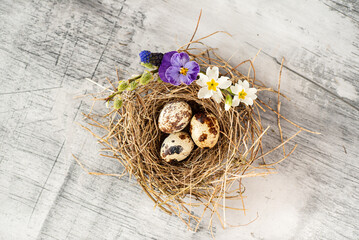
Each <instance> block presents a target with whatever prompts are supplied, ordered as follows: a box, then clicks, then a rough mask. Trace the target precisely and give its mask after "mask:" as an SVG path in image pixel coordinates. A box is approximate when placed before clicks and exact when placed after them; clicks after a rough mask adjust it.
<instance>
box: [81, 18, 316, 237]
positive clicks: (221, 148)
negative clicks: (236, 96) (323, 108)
mask: <svg viewBox="0 0 359 240" xmlns="http://www.w3.org/2000/svg"><path fill="white" fill-rule="evenodd" d="M198 23H199V20H198ZM198 23H197V27H198ZM197 27H196V30H197ZM195 32H196V31H195ZM216 33H217V32H216ZM216 33H213V34H216ZM213 34H210V35H208V36H206V37H209V36H211V35H213ZM194 35H195V34H193V36H192V39H191V41H190V42H189V43H188V44H186V45H184V46H182V47H181V48H180V49H178V51H184V52H186V53H188V54H189V55H190V56H191V58H193V60H195V61H197V63H199V65H200V66H201V68H202V69H206V68H207V67H208V66H217V67H218V68H219V69H220V70H221V73H222V75H227V76H229V77H230V78H231V80H232V81H233V82H234V83H235V82H237V81H240V80H241V81H243V80H247V81H248V82H249V83H250V84H251V85H253V86H254V87H256V88H257V89H258V91H259V93H258V95H259V99H257V100H256V101H255V102H254V105H253V106H252V107H248V106H247V107H246V106H244V105H240V107H237V108H236V109H230V110H229V111H224V107H223V103H222V104H217V103H216V102H214V101H213V100H211V99H198V97H197V93H198V90H199V86H198V85H197V84H195V83H193V84H191V85H189V86H184V85H181V86H173V85H170V84H168V83H164V82H161V81H152V82H150V83H149V84H147V85H144V86H141V87H139V88H137V89H136V90H135V91H132V92H126V93H125V94H124V95H123V98H124V103H123V107H122V108H121V109H120V110H112V111H110V112H109V113H108V114H106V115H104V116H96V115H94V114H91V113H89V114H85V116H86V118H87V119H88V120H89V125H90V126H92V127H91V129H90V128H89V127H85V126H82V127H83V128H85V129H86V130H88V131H90V132H91V133H92V134H93V136H95V137H96V138H97V139H98V141H99V142H100V143H101V144H102V145H103V146H104V149H103V150H104V151H107V152H108V153H109V154H106V155H104V154H102V155H103V156H107V157H110V158H113V159H115V160H117V161H118V162H119V163H121V164H122V165H123V167H124V172H123V173H121V174H104V173H94V172H89V173H90V174H95V175H110V176H119V177H121V176H123V175H126V174H128V175H130V176H134V177H135V179H136V180H137V182H138V184H139V185H140V186H141V187H142V189H143V191H144V192H145V193H146V194H147V195H148V197H149V198H150V199H152V200H153V202H154V203H155V206H156V207H159V208H161V209H162V210H164V211H165V212H167V213H169V214H175V215H177V216H178V217H179V218H180V219H181V220H182V221H183V222H184V223H185V224H186V225H187V226H188V228H189V229H191V230H194V231H196V230H197V229H198V227H199V224H200V222H201V220H202V218H203V216H204V214H205V212H209V213H210V222H209V227H210V229H212V224H213V218H214V217H217V218H218V219H219V221H220V223H221V224H222V226H223V227H226V226H232V225H230V224H229V223H228V222H226V218H225V211H226V209H232V210H239V211H243V212H245V207H244V201H243V198H244V197H243V192H244V187H243V184H242V179H243V178H246V177H257V176H263V175H267V174H270V173H273V172H274V168H273V165H275V164H277V163H279V162H281V161H283V160H284V159H286V158H287V157H288V156H289V155H291V154H292V152H293V151H294V149H295V148H296V145H295V146H294V147H293V148H292V150H291V151H290V152H289V153H287V154H286V153H285V149H284V145H285V144H286V143H288V142H289V141H290V140H292V139H293V138H294V137H295V136H296V135H298V134H299V133H300V132H301V131H307V132H311V131H309V130H306V129H304V128H302V127H300V126H298V125H297V124H295V123H293V122H291V121H290V120H288V119H286V118H285V117H283V116H282V115H281V114H280V96H281V93H280V91H279V89H280V78H279V84H278V91H274V90H272V89H270V88H267V87H265V86H264V85H263V84H262V83H261V82H260V81H258V80H256V79H255V69H254V67H253V62H252V61H251V60H247V61H244V62H242V63H240V64H238V65H237V66H235V67H232V66H231V65H230V64H229V63H228V61H225V60H224V59H222V58H220V57H219V56H218V55H217V54H216V52H215V51H214V50H213V49H211V48H208V47H204V49H200V48H190V44H202V43H201V42H200V41H201V40H203V39H205V38H206V37H203V38H200V39H198V40H195V41H193V38H194ZM202 46H204V45H202ZM244 63H249V64H250V70H251V71H253V76H254V77H253V78H251V77H249V75H250V74H249V73H248V75H247V76H245V75H243V74H241V73H240V72H239V71H238V70H237V67H238V66H240V65H242V64H244ZM282 65H283V62H282ZM281 70H282V66H281V69H280V72H281ZM280 75H281V74H280ZM113 87H115V86H113ZM261 91H269V92H272V93H273V95H277V99H278V107H277V110H275V109H273V108H271V107H269V106H268V104H266V103H265V102H263V101H262V100H260V96H261ZM95 100H103V99H101V98H96V99H95ZM173 100H183V101H186V102H188V103H189V104H190V105H191V106H192V108H193V112H194V113H195V112H198V111H206V112H210V113H213V114H214V115H215V116H216V117H217V119H218V121H219V126H220V137H219V141H218V144H217V145H216V146H215V147H214V148H212V149H200V148H195V149H194V150H193V152H192V153H191V154H190V156H189V157H188V159H186V160H185V161H182V162H179V163H176V164H173V163H167V162H165V161H163V160H161V157H160V146H161V143H162V141H163V139H164V138H165V137H166V134H164V133H162V132H161V131H160V130H159V128H158V125H157V124H158V123H157V120H158V116H159V113H160V111H161V109H162V107H163V106H164V105H165V104H166V103H167V102H170V101H173ZM266 110H269V112H271V113H274V116H275V117H276V118H278V127H279V130H280V138H281V141H282V143H281V144H279V145H278V146H275V147H273V148H272V149H271V150H269V151H266V152H264V149H263V146H262V138H263V137H264V136H265V134H266V133H267V131H268V128H269V127H267V128H264V127H263V126H262V123H261V112H266ZM280 119H283V120H285V121H287V122H289V123H291V124H292V125H294V126H295V127H297V128H298V131H297V132H296V133H295V134H294V135H293V136H291V137H289V138H287V140H285V141H284V138H283V134H282V129H281V126H280ZM93 127H97V128H100V129H101V130H102V132H104V133H105V134H104V135H103V136H99V135H97V134H95V133H94V131H92V129H93ZM312 133H314V132H312ZM282 146H283V158H282V159H279V160H278V161H277V162H274V163H271V164H266V163H265V161H264V157H265V156H266V155H268V154H270V153H272V152H273V151H274V150H277V149H280V148H281V147H282ZM259 159H261V164H254V163H255V162H256V161H257V160H259ZM79 163H80V162H79ZM80 165H81V167H83V165H82V164H81V163H80ZM83 168H84V167H83ZM84 169H85V168H84ZM85 170H86V169H85ZM86 171H87V170H86ZM228 200H239V201H240V202H242V206H241V207H240V208H234V207H230V206H229V204H228V202H229V201H228ZM195 209H198V210H197V211H194V210H195ZM199 211H200V212H199Z"/></svg>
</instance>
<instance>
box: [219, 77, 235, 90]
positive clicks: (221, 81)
mask: <svg viewBox="0 0 359 240" xmlns="http://www.w3.org/2000/svg"><path fill="white" fill-rule="evenodd" d="M228 79H229V77H220V78H219V79H218V81H217V82H218V83H219V85H218V87H219V88H221V89H226V88H228V87H229V86H231V84H232V82H231V81H229V80H228Z"/></svg>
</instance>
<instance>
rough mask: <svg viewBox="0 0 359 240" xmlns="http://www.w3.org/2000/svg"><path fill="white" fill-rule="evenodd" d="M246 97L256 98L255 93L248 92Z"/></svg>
mask: <svg viewBox="0 0 359 240" xmlns="http://www.w3.org/2000/svg"><path fill="white" fill-rule="evenodd" d="M247 97H249V98H252V100H255V99H257V95H255V94H248V95H247Z"/></svg>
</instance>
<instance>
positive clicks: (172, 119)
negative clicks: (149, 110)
mask: <svg viewBox="0 0 359 240" xmlns="http://www.w3.org/2000/svg"><path fill="white" fill-rule="evenodd" d="M191 117H192V109H191V107H190V106H189V105H188V103H186V102H183V101H177V102H171V103H167V104H166V105H165V106H164V107H163V109H162V110H161V112H160V116H159V117H158V127H159V129H160V130H161V131H162V132H165V133H174V132H179V131H181V130H183V129H184V128H185V127H186V126H187V125H188V123H189V121H190V120H191Z"/></svg>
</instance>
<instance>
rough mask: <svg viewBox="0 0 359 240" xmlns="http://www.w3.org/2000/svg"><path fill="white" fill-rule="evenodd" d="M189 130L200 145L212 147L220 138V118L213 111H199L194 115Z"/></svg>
mask: <svg viewBox="0 0 359 240" xmlns="http://www.w3.org/2000/svg"><path fill="white" fill-rule="evenodd" d="M189 131H190V133H191V136H192V139H193V141H194V143H195V144H196V145H197V146H198V147H200V148H212V147H214V145H216V143H217V141H218V138H219V124H218V120H217V118H216V117H215V116H214V115H213V114H211V113H205V112H201V113H197V114H195V115H194V116H193V117H192V120H191V123H190V130H189Z"/></svg>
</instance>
